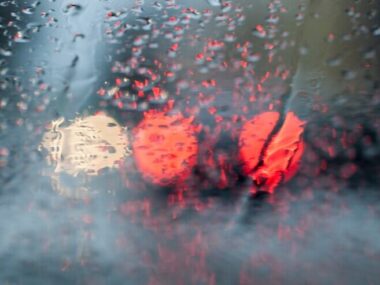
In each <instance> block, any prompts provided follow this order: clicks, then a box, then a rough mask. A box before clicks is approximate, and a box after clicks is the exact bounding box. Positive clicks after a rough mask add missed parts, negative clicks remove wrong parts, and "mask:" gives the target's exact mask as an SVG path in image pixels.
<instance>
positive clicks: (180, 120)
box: [132, 112, 198, 186]
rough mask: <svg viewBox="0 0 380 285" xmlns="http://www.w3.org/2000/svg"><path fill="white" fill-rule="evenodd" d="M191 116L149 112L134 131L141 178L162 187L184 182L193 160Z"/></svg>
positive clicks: (135, 149) (195, 148) (195, 140)
mask: <svg viewBox="0 0 380 285" xmlns="http://www.w3.org/2000/svg"><path fill="white" fill-rule="evenodd" d="M192 120H193V119H192V118H184V117H183V116H182V115H181V114H174V115H167V114H165V113H157V112H148V113H146V114H145V117H144V119H143V120H142V121H141V123H140V124H139V125H138V126H137V127H136V128H135V130H134V141H133V145H132V147H133V151H134V155H135V161H136V165H137V167H138V169H139V171H140V172H141V174H142V176H143V177H144V179H146V180H148V181H150V182H152V183H154V184H158V185H161V186H166V185H171V184H174V183H178V182H182V181H185V180H186V179H187V178H188V177H189V175H190V174H191V170H192V168H193V166H194V165H195V163H196V160H197V153H198V143H197V139H196V137H195V127H194V126H193V125H192V124H191V122H192Z"/></svg>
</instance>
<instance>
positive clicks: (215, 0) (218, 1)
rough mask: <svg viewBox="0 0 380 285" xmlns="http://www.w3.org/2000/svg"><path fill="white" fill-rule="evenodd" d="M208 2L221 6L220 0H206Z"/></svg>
mask: <svg viewBox="0 0 380 285" xmlns="http://www.w3.org/2000/svg"><path fill="white" fill-rule="evenodd" d="M207 2H208V4H210V5H211V6H214V7H219V6H222V2H221V0H207Z"/></svg>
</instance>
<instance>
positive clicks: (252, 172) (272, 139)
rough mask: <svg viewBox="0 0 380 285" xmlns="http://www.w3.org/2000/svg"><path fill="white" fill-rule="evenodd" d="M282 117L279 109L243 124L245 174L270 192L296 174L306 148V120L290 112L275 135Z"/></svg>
mask: <svg viewBox="0 0 380 285" xmlns="http://www.w3.org/2000/svg"><path fill="white" fill-rule="evenodd" d="M279 118H280V115H279V113H278V112H265V113H263V114H260V115H258V116H255V117H254V118H253V119H251V120H249V121H247V122H246V123H245V124H244V125H243V128H242V131H241V133H240V137H239V150H240V159H241V161H242V164H243V171H244V173H245V174H246V175H248V176H250V177H251V178H252V179H253V181H254V182H255V183H256V184H257V185H259V186H260V188H261V189H262V190H265V191H268V192H273V191H274V189H275V188H276V186H277V185H278V184H279V183H280V182H282V181H287V180H289V179H290V178H292V177H293V176H294V175H295V174H296V172H297V170H298V166H299V163H300V160H301V158H302V154H303V151H304V142H303V139H302V133H303V131H304V127H305V124H306V122H305V121H302V120H301V119H299V118H298V117H297V116H296V115H295V114H294V113H293V112H289V113H288V114H287V115H286V116H285V119H284V122H283V123H282V126H281V127H280V128H279V129H278V130H277V132H276V133H274V134H273V133H272V132H273V131H274V129H275V127H276V125H277V123H278V120H279Z"/></svg>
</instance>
